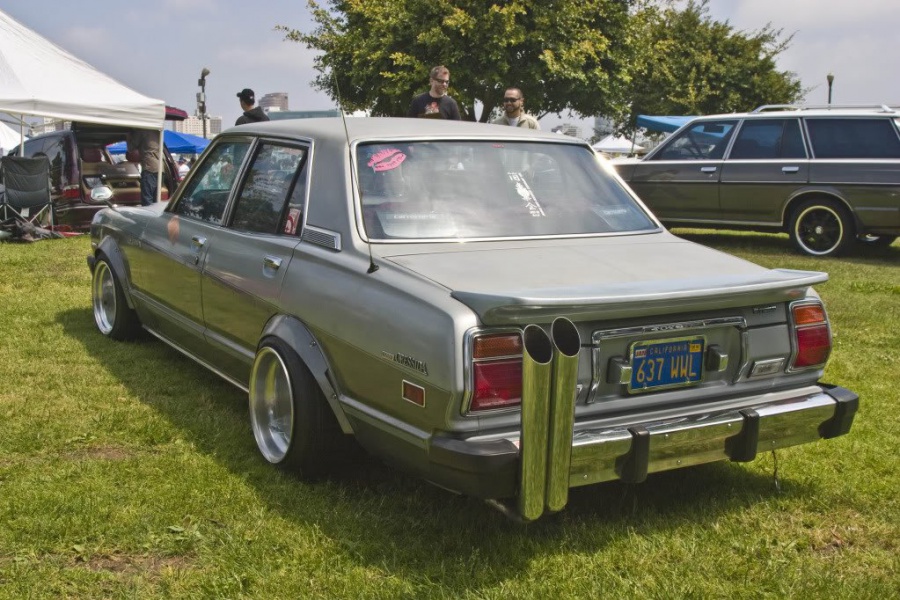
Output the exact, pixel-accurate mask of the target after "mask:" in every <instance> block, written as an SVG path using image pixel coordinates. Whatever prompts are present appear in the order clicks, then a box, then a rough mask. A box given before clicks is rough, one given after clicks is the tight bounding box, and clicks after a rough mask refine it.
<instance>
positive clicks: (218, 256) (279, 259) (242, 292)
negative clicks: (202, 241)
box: [202, 140, 309, 382]
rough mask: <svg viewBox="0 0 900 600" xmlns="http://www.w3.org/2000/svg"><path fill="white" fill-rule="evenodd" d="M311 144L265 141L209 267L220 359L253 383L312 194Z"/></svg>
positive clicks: (208, 299)
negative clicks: (309, 184)
mask: <svg viewBox="0 0 900 600" xmlns="http://www.w3.org/2000/svg"><path fill="white" fill-rule="evenodd" d="M308 153H309V152H308V147H307V146H305V145H295V144H286V143H283V142H276V141H266V140H261V141H260V142H259V143H258V144H257V146H256V147H255V149H254V151H253V156H252V157H251V160H250V161H249V164H248V167H247V169H246V175H245V176H244V178H243V181H242V183H241V184H240V186H239V187H238V192H237V195H236V198H235V200H234V205H233V207H232V208H231V210H230V213H229V215H228V225H227V227H223V228H221V229H220V230H219V231H218V232H217V236H216V240H215V247H214V248H213V249H212V250H211V251H210V252H209V253H208V254H207V259H206V263H205V265H204V268H203V283H202V288H203V314H204V318H205V321H206V336H207V341H208V342H209V344H210V346H211V347H212V349H213V351H214V352H215V354H216V364H217V365H222V368H223V370H224V371H225V373H226V374H228V375H229V376H231V377H232V378H234V379H236V380H238V381H241V382H246V381H247V378H248V376H249V373H250V366H251V364H252V361H253V357H254V355H255V352H256V346H257V344H258V342H259V338H260V333H261V332H262V330H263V327H265V325H266V323H267V322H268V321H269V319H271V318H272V316H274V315H275V314H277V313H278V312H280V311H279V308H278V307H279V303H278V297H279V294H280V291H281V285H282V282H283V281H284V275H285V273H286V272H287V270H288V266H289V263H290V261H291V257H292V255H293V250H294V247H295V246H296V245H297V244H298V243H299V242H300V238H299V233H300V230H301V227H300V221H301V220H302V211H303V207H304V200H305V197H306V162H307V156H308Z"/></svg>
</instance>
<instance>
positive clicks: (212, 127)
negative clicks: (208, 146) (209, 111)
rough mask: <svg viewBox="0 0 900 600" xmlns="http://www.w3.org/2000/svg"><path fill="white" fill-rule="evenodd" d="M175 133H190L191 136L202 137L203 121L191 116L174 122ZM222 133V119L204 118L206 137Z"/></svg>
mask: <svg viewBox="0 0 900 600" xmlns="http://www.w3.org/2000/svg"><path fill="white" fill-rule="evenodd" d="M174 124H175V131H177V132H178V133H190V134H191V135H199V136H202V135H203V121H202V120H200V117H198V116H196V115H191V116H189V117H188V118H187V119H185V120H184V121H175V122H174ZM220 133H222V117H210V116H207V117H206V137H207V138H212V137H213V136H215V135H217V134H220Z"/></svg>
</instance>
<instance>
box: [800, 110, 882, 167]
mask: <svg viewBox="0 0 900 600" xmlns="http://www.w3.org/2000/svg"><path fill="white" fill-rule="evenodd" d="M806 128H807V130H808V131H809V140H810V143H811V144H812V149H813V154H814V155H815V157H816V158H826V159H827V158H900V137H898V135H897V128H896V127H895V126H894V124H893V122H892V120H891V119H887V118H868V119H833V118H832V119H829V118H808V119H806Z"/></svg>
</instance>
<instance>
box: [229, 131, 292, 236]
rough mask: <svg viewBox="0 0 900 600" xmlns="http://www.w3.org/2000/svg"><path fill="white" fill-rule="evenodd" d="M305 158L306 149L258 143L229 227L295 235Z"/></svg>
mask: <svg viewBox="0 0 900 600" xmlns="http://www.w3.org/2000/svg"><path fill="white" fill-rule="evenodd" d="M306 155H307V150H306V148H297V147H291V146H285V145H281V144H272V143H266V142H264V143H261V144H260V145H259V148H258V150H257V152H256V156H254V157H253V161H252V162H251V163H250V169H249V171H248V173H247V177H246V179H245V181H244V184H243V186H242V187H241V191H240V194H239V195H238V199H237V203H236V205H235V208H234V215H233V216H232V219H231V227H232V228H234V229H238V230H241V231H252V232H257V233H270V234H275V233H278V232H282V233H286V234H289V235H293V234H296V232H297V226H298V224H299V223H300V220H301V211H302V209H303V197H304V195H305V194H304V192H305V185H304V183H305V173H304V168H303V167H304V163H305V162H306ZM298 179H299V180H303V181H298ZM296 188H299V193H298V192H297V191H296ZM289 197H290V201H289Z"/></svg>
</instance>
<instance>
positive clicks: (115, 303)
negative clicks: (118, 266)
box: [91, 254, 141, 340]
mask: <svg viewBox="0 0 900 600" xmlns="http://www.w3.org/2000/svg"><path fill="white" fill-rule="evenodd" d="M91 304H92V306H93V310H94V322H95V323H96V324H97V329H99V330H100V333H102V334H103V335H105V336H107V337H110V338H112V339H114V340H128V339H132V338H134V337H135V336H136V335H137V334H138V333H139V332H140V330H141V322H140V320H139V319H138V316H137V313H135V312H134V310H133V309H132V308H131V307H129V306H128V301H127V300H126V299H125V291H124V290H123V289H122V285H121V284H120V283H119V279H118V277H117V276H116V274H115V272H114V271H113V269H112V266H110V264H109V259H108V258H107V257H106V256H104V255H103V254H100V255H99V256H98V257H97V264H95V265H94V275H93V280H92V281H91Z"/></svg>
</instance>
